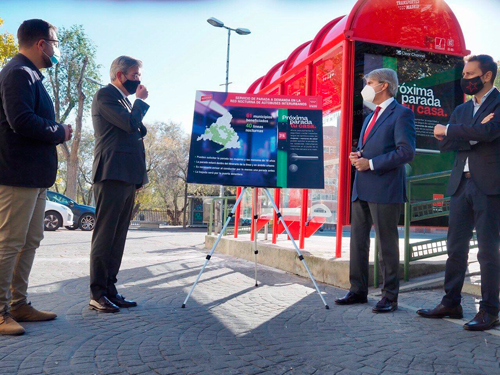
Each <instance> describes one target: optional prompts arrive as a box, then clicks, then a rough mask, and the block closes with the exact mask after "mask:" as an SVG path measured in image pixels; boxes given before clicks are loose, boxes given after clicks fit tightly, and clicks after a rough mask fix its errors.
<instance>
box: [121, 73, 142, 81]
mask: <svg viewBox="0 0 500 375" xmlns="http://www.w3.org/2000/svg"><path fill="white" fill-rule="evenodd" d="M124 74H125V73H124ZM125 77H126V78H127V79H128V77H127V74H125ZM132 78H133V79H134V80H136V81H140V80H141V74H140V73H135V74H134V75H133V76H132Z"/></svg>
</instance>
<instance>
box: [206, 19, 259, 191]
mask: <svg viewBox="0 0 500 375" xmlns="http://www.w3.org/2000/svg"><path fill="white" fill-rule="evenodd" d="M207 22H208V23H209V24H210V25H212V26H215V27H222V28H224V29H227V58H226V83H224V84H222V85H221V86H223V85H224V86H226V92H228V89H229V84H230V83H231V82H229V46H230V43H231V31H234V32H236V34H239V35H248V34H250V30H248V29H245V28H243V27H238V28H237V29H232V28H230V27H227V26H226V25H224V22H222V21H219V20H218V19H217V18H215V17H210V18H209V19H208V20H207ZM219 196H221V197H223V196H224V186H222V185H221V187H220V191H219Z"/></svg>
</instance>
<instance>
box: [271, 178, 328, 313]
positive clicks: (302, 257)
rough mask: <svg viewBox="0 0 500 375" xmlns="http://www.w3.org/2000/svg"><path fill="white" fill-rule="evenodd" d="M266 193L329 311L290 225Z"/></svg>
mask: <svg viewBox="0 0 500 375" xmlns="http://www.w3.org/2000/svg"><path fill="white" fill-rule="evenodd" d="M264 192H265V193H266V195H267V197H268V198H269V201H270V202H271V204H272V205H273V208H274V211H275V212H276V215H277V216H278V220H280V221H281V224H283V226H284V227H285V230H286V232H287V234H288V237H289V238H290V240H291V241H292V243H293V246H294V247H295V251H296V252H297V254H298V255H299V259H300V260H301V261H302V263H303V264H304V266H305V268H306V270H307V273H308V274H309V277H310V278H311V280H312V282H313V284H314V287H315V288H316V291H317V292H318V294H319V296H320V298H321V300H322V301H323V304H324V305H325V308H326V309H327V310H328V309H329V308H330V307H329V306H328V305H327V303H326V301H325V298H324V297H323V295H322V294H321V292H320V290H319V288H318V284H316V280H314V277H313V275H312V273H311V271H310V270H309V267H308V266H307V263H306V261H305V260H304V256H303V255H302V253H301V252H300V250H299V248H298V247H297V244H296V243H295V240H294V239H293V236H292V234H291V233H290V230H289V229H288V225H286V223H285V220H283V218H282V217H281V213H280V211H279V210H278V207H276V204H275V203H274V200H273V199H272V197H271V194H270V193H269V190H267V189H266V188H264Z"/></svg>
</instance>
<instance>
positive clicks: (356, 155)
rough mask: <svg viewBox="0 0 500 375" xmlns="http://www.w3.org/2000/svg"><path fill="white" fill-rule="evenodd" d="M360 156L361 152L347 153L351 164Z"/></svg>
mask: <svg viewBox="0 0 500 375" xmlns="http://www.w3.org/2000/svg"><path fill="white" fill-rule="evenodd" d="M360 157H361V152H359V151H357V152H351V153H350V154H349V160H350V161H351V164H352V165H353V166H354V162H355V161H356V160H358V159H359V158H360Z"/></svg>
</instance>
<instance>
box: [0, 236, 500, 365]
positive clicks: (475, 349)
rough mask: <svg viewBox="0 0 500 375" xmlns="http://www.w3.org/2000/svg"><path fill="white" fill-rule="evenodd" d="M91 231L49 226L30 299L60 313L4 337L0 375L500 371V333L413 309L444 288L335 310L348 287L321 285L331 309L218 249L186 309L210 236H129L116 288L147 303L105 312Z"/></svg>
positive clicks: (298, 282)
mask: <svg viewBox="0 0 500 375" xmlns="http://www.w3.org/2000/svg"><path fill="white" fill-rule="evenodd" d="M91 235H92V234H91V233H87V232H81V231H67V230H59V231H57V232H51V233H49V232H47V233H45V239H44V241H43V242H42V246H41V247H40V249H39V250H38V252H37V257H36V259H35V264H34V267H33V271H32V274H31V278H30V289H29V293H30V300H31V301H32V303H33V305H34V306H35V307H36V308H39V309H48V310H53V311H55V312H56V313H57V314H58V318H57V319H56V320H54V321H52V322H43V323H22V324H23V326H24V327H25V328H26V329H27V334H26V335H24V336H20V337H7V336H0V363H1V365H0V374H8V375H13V374H20V375H25V374H26V375H28V374H29V375H37V374H64V375H71V374H77V375H90V374H99V375H102V374H108V375H111V374H117V375H118V374H128V375H130V374H141V375H142V374H161V375H173V374H175V375H178V374H181V375H182V374H185V375H188V374H189V375H194V374H210V375H211V374H214V375H218V374H221V375H224V374H228V375H233V374H234V375H237V374H240V375H241V374H259V373H262V374H270V375H273V374H279V375H281V374H314V375H320V374H325V375H332V374H391V375H394V374H397V373H405V374H421V375H426V374H440V375H441V374H452V373H453V374H467V375H474V374H488V375H490V374H492V375H493V374H500V366H499V362H500V337H498V336H495V335H491V334H489V333H483V332H467V331H465V330H464V329H463V328H462V327H461V325H459V324H455V323H452V322H448V321H441V320H427V319H422V318H420V317H418V316H417V315H416V314H415V310H416V309H417V308H420V307H434V306H435V305H436V304H437V303H438V302H439V301H440V299H441V297H442V291H441V290H427V291H417V292H411V293H401V295H400V299H399V301H400V304H401V305H404V306H409V307H408V308H406V307H400V309H399V310H398V311H397V312H395V313H392V314H380V315H376V314H373V313H372V312H371V308H372V307H373V305H374V304H375V303H376V302H377V299H370V300H369V302H368V304H365V305H354V306H336V305H335V304H334V303H333V300H334V298H337V297H340V296H343V295H344V294H345V291H343V290H340V289H338V288H334V287H332V286H327V285H322V284H319V287H320V289H321V290H322V291H324V292H325V293H326V294H325V298H326V300H327V302H328V303H329V304H330V307H331V308H330V310H325V309H324V307H323V305H322V303H321V300H320V299H319V297H318V296H317V294H316V292H315V290H314V289H313V286H312V283H311V281H310V280H309V279H304V278H300V277H297V276H294V275H290V274H287V273H285V272H282V271H279V270H274V269H272V268H269V267H264V266H259V267H258V278H259V283H260V286H259V288H255V287H254V286H253V277H254V264H253V262H247V261H244V260H241V259H234V258H231V257H228V256H222V255H219V254H217V251H216V252H215V254H214V256H213V257H212V259H211V260H210V262H209V265H208V266H207V268H206V270H205V273H204V274H203V276H202V278H201V279H200V283H199V284H198V286H197V288H196V289H195V291H194V293H193V295H192V297H191V299H190V300H189V301H188V303H187V307H186V309H181V308H180V306H181V304H182V303H183V301H184V298H185V297H186V294H187V292H188V291H189V288H190V287H191V285H192V283H193V282H194V280H195V278H196V277H197V275H198V273H199V270H200V268H201V266H202V265H203V263H204V261H205V254H206V253H207V252H208V251H207V250H205V249H203V243H204V233H202V232H201V231H200V232H196V231H189V232H185V231H182V230H173V229H168V230H165V231H163V230H162V231H158V230H157V231H143V230H140V231H139V230H131V231H129V235H128V237H129V238H128V241H127V247H126V249H125V256H124V259H123V263H122V269H121V271H120V274H119V275H118V289H119V290H120V292H121V293H123V294H124V295H126V296H127V297H128V298H131V299H135V300H136V301H137V302H138V303H139V306H138V307H136V308H130V309H122V311H120V312H119V313H117V314H98V313H96V312H95V311H90V310H89V309H88V302H89V301H88V298H89V297H88V296H89V291H88V277H89V276H88V270H89V259H88V257H89V250H90V239H91ZM463 306H464V311H465V318H466V319H470V318H472V317H473V316H474V315H475V313H476V311H477V308H478V302H477V301H476V300H475V299H474V298H473V297H470V296H467V295H464V296H463ZM461 324H463V323H461ZM495 332H496V333H500V331H499V330H498V329H497V330H495Z"/></svg>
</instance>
